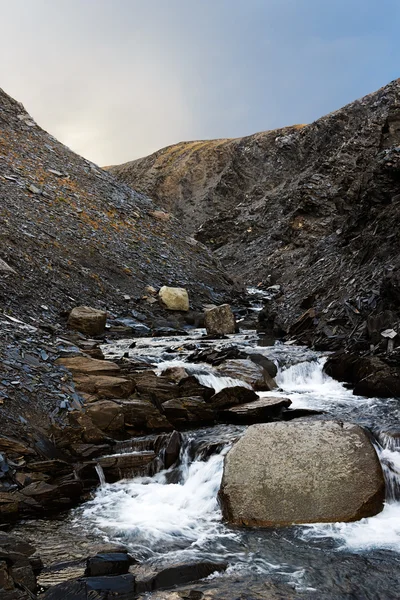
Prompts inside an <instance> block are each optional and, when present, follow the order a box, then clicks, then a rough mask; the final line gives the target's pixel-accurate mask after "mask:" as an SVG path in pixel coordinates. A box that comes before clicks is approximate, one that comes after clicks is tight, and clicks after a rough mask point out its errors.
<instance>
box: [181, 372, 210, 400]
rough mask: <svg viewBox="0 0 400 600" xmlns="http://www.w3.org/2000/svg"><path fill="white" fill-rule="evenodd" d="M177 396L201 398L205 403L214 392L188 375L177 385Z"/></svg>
mask: <svg viewBox="0 0 400 600" xmlns="http://www.w3.org/2000/svg"><path fill="white" fill-rule="evenodd" d="M178 386H179V395H180V396H181V397H183V396H185V397H186V396H201V397H202V398H204V400H205V401H206V402H208V401H209V400H210V399H211V398H212V396H214V394H215V390H214V389H213V388H211V387H208V386H207V385H203V384H202V383H200V382H199V380H198V379H197V377H195V376H194V375H190V376H189V377H186V378H184V379H181V380H180V382H179V384H178Z"/></svg>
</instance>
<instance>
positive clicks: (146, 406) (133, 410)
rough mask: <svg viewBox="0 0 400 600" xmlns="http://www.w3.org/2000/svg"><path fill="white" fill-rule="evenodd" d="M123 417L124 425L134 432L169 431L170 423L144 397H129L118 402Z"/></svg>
mask: <svg viewBox="0 0 400 600" xmlns="http://www.w3.org/2000/svg"><path fill="white" fill-rule="evenodd" d="M119 405H120V406H121V410H122V412H123V415H124V419H125V427H127V428H129V429H133V430H134V431H136V432H141V431H160V430H161V431H170V430H171V429H172V426H171V424H170V423H169V421H168V420H167V419H166V417H165V416H164V415H162V414H161V413H160V411H159V410H158V409H157V408H156V407H155V406H154V405H153V404H152V403H151V402H150V400H147V399H146V398H131V399H129V400H125V401H121V402H119Z"/></svg>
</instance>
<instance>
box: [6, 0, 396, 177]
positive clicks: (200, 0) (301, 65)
mask: <svg viewBox="0 0 400 600" xmlns="http://www.w3.org/2000/svg"><path fill="white" fill-rule="evenodd" d="M0 15H1V36H0V57H1V58H0V87H2V88H3V89H4V91H6V92H7V93H8V94H10V95H11V96H13V97H14V98H16V99H17V100H19V101H20V102H22V103H23V104H24V105H25V108H26V109H27V111H28V112H29V113H30V114H31V115H32V116H33V117H34V118H35V120H36V121H37V122H38V124H39V125H40V126H41V127H43V128H44V129H46V130H47V131H49V132H50V133H51V134H52V135H54V136H55V137H57V138H58V139H59V140H60V141H62V142H63V143H64V144H66V145H67V146H69V147H70V148H72V149H73V150H74V151H76V152H78V153H79V154H82V155H83V156H85V157H86V158H88V159H90V160H92V161H93V162H95V163H97V164H99V165H102V166H103V165H111V164H119V163H122V162H126V161H128V160H133V159H135V158H139V157H142V156H146V155H148V154H150V153H152V152H154V151H155V150H158V149H160V148H163V147H165V146H168V145H170V144H174V143H177V142H180V141H183V140H196V139H212V138H226V137H239V136H243V135H248V134H251V133H255V132H258V131H265V130H267V129H275V128H277V127H284V126H287V125H292V124H295V123H310V122H312V121H314V120H315V119H317V118H318V117H320V116H323V115H324V114H327V113H329V112H331V111H333V110H336V109H338V108H340V107H341V106H344V105H345V104H347V103H348V102H351V101H353V100H355V99H356V98H359V97H361V96H364V95H365V94H368V93H370V92H373V91H375V90H376V89H378V88H379V87H381V86H383V85H385V84H387V83H389V81H392V80H393V79H395V78H397V77H399V76H400V35H399V30H400V0H331V1H330V2H329V1H327V0H0Z"/></svg>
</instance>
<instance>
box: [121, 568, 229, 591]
mask: <svg viewBox="0 0 400 600" xmlns="http://www.w3.org/2000/svg"><path fill="white" fill-rule="evenodd" d="M227 566H228V565H227V564H226V563H217V562H208V561H202V562H197V563H177V564H172V565H169V566H168V567H165V568H164V569H161V570H159V571H157V570H154V569H152V568H151V567H148V566H146V565H144V566H141V565H139V566H134V567H132V568H131V572H132V573H134V574H135V577H136V592H137V593H138V594H143V593H144V592H152V591H155V590H162V589H168V588H172V587H175V586H179V585H184V584H185V583H189V582H191V581H198V580H199V579H204V578H205V577H208V576H209V575H211V574H212V573H221V572H223V571H225V570H226V568H227Z"/></svg>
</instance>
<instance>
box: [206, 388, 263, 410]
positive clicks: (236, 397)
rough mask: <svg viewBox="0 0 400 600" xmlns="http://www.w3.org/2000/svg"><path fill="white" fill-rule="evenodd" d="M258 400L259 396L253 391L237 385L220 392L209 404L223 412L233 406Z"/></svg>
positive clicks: (212, 397)
mask: <svg viewBox="0 0 400 600" xmlns="http://www.w3.org/2000/svg"><path fill="white" fill-rule="evenodd" d="M258 398H259V396H258V394H256V393H255V392H254V391H253V390H250V389H249V388H246V387H243V386H242V385H235V386H232V387H226V388H223V389H222V390H221V391H220V392H218V393H217V394H214V396H211V398H210V399H209V403H210V404H211V406H212V407H213V409H214V410H222V409H224V408H230V407H231V406H237V405H238V404H247V403H253V402H254V401H257V400H258Z"/></svg>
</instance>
